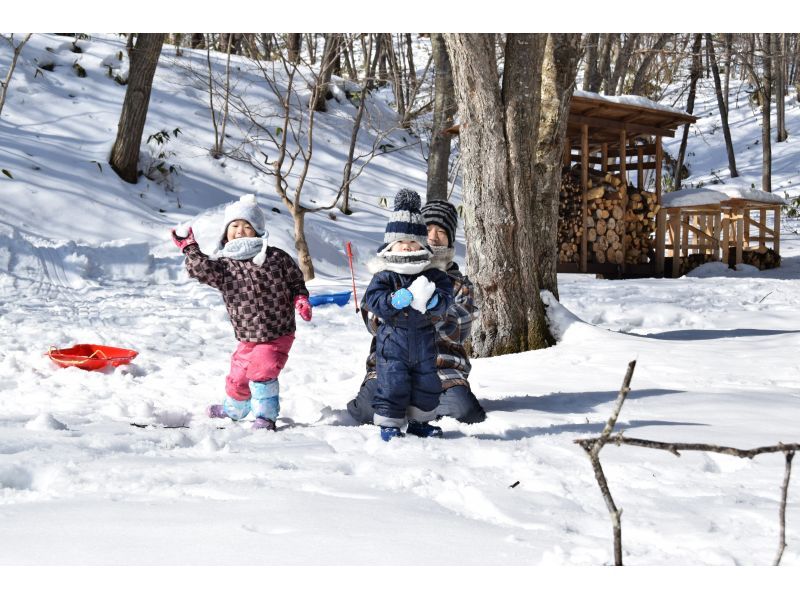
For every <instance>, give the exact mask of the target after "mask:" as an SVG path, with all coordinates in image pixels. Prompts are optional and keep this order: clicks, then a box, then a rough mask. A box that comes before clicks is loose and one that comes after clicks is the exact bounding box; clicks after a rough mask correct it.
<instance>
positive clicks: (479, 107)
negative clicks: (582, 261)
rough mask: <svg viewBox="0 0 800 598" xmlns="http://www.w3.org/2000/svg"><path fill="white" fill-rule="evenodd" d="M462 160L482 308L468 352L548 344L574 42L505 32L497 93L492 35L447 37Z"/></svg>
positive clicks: (473, 270) (470, 251) (470, 265)
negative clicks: (547, 309)
mask: <svg viewBox="0 0 800 598" xmlns="http://www.w3.org/2000/svg"><path fill="white" fill-rule="evenodd" d="M444 37H445V41H446V43H447V47H448V52H449V54H450V61H451V64H452V66H453V77H454V82H455V88H456V98H457V100H458V107H459V112H460V115H461V122H462V123H465V124H464V125H463V126H462V128H461V147H462V159H463V161H464V170H463V172H464V180H463V186H464V206H465V208H466V217H465V229H466V233H467V235H466V236H467V270H468V271H469V273H470V277H471V279H472V280H473V282H474V283H475V285H476V294H477V298H478V301H479V303H480V305H481V312H480V315H479V322H478V325H477V326H476V327H474V329H473V331H474V332H473V338H472V347H473V353H474V354H476V355H479V356H490V355H503V354H508V353H515V352H520V351H527V350H530V349H537V348H542V347H546V346H549V345H550V344H552V342H553V339H552V337H551V335H550V332H549V330H548V327H547V322H546V319H545V313H544V305H543V304H542V301H541V296H540V290H543V289H547V290H549V291H551V292H553V293H554V294H556V296H557V292H558V288H557V284H556V259H557V247H556V235H557V229H558V227H557V220H558V192H559V188H560V181H561V159H562V153H563V143H564V133H565V130H566V122H567V120H566V114H567V111H568V107H569V102H570V99H571V97H572V90H573V85H574V80H575V74H576V71H577V64H578V56H579V52H580V35H578V34H508V35H507V37H506V44H505V49H504V50H505V51H504V56H505V65H504V71H503V81H502V88H501V87H500V86H499V85H498V79H499V75H498V70H497V61H496V52H495V39H494V35H493V34H445V36H444Z"/></svg>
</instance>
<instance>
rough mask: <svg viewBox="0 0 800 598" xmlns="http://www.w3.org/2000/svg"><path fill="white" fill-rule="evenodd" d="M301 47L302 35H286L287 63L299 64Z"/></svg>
mask: <svg viewBox="0 0 800 598" xmlns="http://www.w3.org/2000/svg"><path fill="white" fill-rule="evenodd" d="M302 45H303V34H302V33H287V34H286V49H287V50H288V51H289V62H291V63H292V64H298V63H299V62H300V48H301V47H302Z"/></svg>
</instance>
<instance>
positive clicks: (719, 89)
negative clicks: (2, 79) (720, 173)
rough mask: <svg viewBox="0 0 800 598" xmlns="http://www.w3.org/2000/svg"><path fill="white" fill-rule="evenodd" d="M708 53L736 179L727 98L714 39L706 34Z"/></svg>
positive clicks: (729, 159) (726, 144)
mask: <svg viewBox="0 0 800 598" xmlns="http://www.w3.org/2000/svg"><path fill="white" fill-rule="evenodd" d="M706 51H707V52H708V62H709V64H710V65H711V72H712V73H713V74H714V88H715V90H716V92H717V106H718V107H719V116H720V119H721V120H722V134H723V136H724V137H725V149H726V151H727V153H728V170H729V171H730V176H731V178H733V179H735V178H736V177H738V176H739V173H738V172H737V170H736V154H735V153H734V151H733V141H732V140H731V130H730V127H729V126H728V107H727V106H728V105H727V103H726V101H725V98H723V97H722V82H721V81H720V78H719V67H718V66H717V58H716V54H715V53H714V39H713V38H712V36H711V34H710V33H706Z"/></svg>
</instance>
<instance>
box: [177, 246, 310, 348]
mask: <svg viewBox="0 0 800 598" xmlns="http://www.w3.org/2000/svg"><path fill="white" fill-rule="evenodd" d="M184 253H185V255H186V270H187V271H188V272H189V276H191V277H192V278H196V279H197V280H199V281H200V282H202V283H205V284H207V285H210V286H212V287H214V288H215V289H219V290H220V291H221V292H222V299H223V300H224V301H225V307H226V308H227V309H228V315H229V316H230V318H231V323H232V324H233V330H234V332H235V333H236V338H237V340H239V341H247V342H251V343H267V342H270V341H273V340H275V339H276V338H279V337H281V336H284V335H286V334H291V333H293V332H294V331H295V322H294V298H295V297H296V296H297V295H306V296H308V289H306V285H305V282H304V281H303V273H302V272H301V271H300V268H299V267H298V266H297V264H296V263H295V261H294V260H293V259H292V258H291V257H289V254H288V253H286V252H285V251H283V250H281V249H278V248H277V247H269V248H268V249H267V257H266V259H265V260H264V264H263V265H262V266H256V265H255V264H254V263H253V260H233V259H229V258H219V259H218V260H212V259H209V257H208V256H207V255H205V254H204V253H203V252H202V251H200V248H199V247H198V246H197V245H189V246H188V247H186V249H185V250H184Z"/></svg>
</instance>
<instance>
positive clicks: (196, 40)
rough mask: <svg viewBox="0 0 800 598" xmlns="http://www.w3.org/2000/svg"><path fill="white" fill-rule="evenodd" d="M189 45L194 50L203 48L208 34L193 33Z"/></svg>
mask: <svg viewBox="0 0 800 598" xmlns="http://www.w3.org/2000/svg"><path fill="white" fill-rule="evenodd" d="M189 47H190V48H192V49H193V50H197V49H202V48H205V47H206V36H205V35H203V34H202V33H192V37H191V40H190V41H189Z"/></svg>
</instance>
